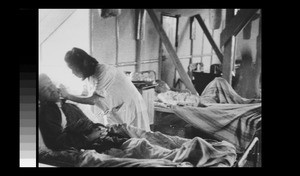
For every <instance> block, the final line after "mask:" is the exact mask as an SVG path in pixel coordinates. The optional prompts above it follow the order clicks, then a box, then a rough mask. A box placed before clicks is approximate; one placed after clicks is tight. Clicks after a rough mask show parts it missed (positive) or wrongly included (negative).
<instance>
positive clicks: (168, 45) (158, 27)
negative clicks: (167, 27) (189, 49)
mask: <svg viewBox="0 0 300 176" xmlns="http://www.w3.org/2000/svg"><path fill="white" fill-rule="evenodd" d="M147 12H148V14H149V16H150V18H151V20H152V22H153V24H154V27H155V29H156V30H157V32H158V34H159V36H160V38H161V39H162V42H163V44H164V45H165V47H166V49H167V51H168V53H169V55H170V57H171V60H172V62H173V64H174V65H175V67H176V69H177V70H178V73H179V75H180V77H181V79H182V81H183V83H184V84H185V86H186V87H187V88H188V89H189V90H190V91H191V93H192V94H198V92H197V91H196V89H195V87H194V85H193V83H192V82H191V79H190V78H189V76H188V74H187V73H186V71H185V70H184V68H183V66H182V64H181V62H180V60H179V58H178V56H177V54H176V52H175V50H174V48H173V47H172V44H171V42H170V40H169V38H168V36H167V34H166V32H165V31H164V29H163V28H162V26H161V25H160V23H159V21H158V19H157V17H156V15H155V13H154V11H153V9H147Z"/></svg>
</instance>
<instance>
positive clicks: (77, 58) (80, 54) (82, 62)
mask: <svg viewBox="0 0 300 176" xmlns="http://www.w3.org/2000/svg"><path fill="white" fill-rule="evenodd" d="M65 61H66V63H67V64H68V65H69V67H70V66H72V67H75V68H76V69H77V70H79V71H80V72H82V75H83V80H84V79H86V78H87V77H90V76H92V75H93V74H94V73H95V70H96V66H97V65H98V61H97V60H96V59H95V58H93V57H92V56H90V55H89V54H88V53H86V52H85V51H84V50H82V49H80V48H76V47H74V48H72V50H70V51H68V52H67V53H66V55H65Z"/></svg>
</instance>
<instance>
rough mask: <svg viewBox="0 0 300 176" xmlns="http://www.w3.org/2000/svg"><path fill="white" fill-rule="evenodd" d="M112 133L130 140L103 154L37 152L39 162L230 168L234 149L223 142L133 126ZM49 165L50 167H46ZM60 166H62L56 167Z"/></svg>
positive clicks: (80, 164) (67, 151)
mask: <svg viewBox="0 0 300 176" xmlns="http://www.w3.org/2000/svg"><path fill="white" fill-rule="evenodd" d="M115 128H116V131H118V132H119V133H120V134H124V133H126V134H127V135H129V136H130V137H131V139H129V140H127V141H126V142H125V143H124V144H123V145H122V146H121V148H119V149H116V148H112V149H110V150H107V151H105V152H103V153H98V152H96V151H95V150H81V151H78V150H65V151H51V150H48V151H46V150H42V149H41V150H40V153H39V161H40V162H42V163H45V164H51V162H52V163H53V161H57V162H56V164H57V165H58V166H66V163H67V162H68V161H69V166H77V167H231V166H233V164H234V162H235V161H236V157H237V154H236V152H235V147H234V146H233V145H232V144H230V143H228V142H226V141H221V142H218V141H205V140H203V139H202V138H199V137H196V138H193V139H185V138H180V137H177V136H169V135H165V134H162V133H160V132H146V131H144V130H141V129H138V128H135V127H133V126H127V125H126V124H123V125H118V126H117V125H116V126H115ZM49 162H50V163H49ZM60 163H64V165H60Z"/></svg>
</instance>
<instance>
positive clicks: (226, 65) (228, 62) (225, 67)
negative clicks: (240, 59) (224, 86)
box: [222, 9, 234, 85]
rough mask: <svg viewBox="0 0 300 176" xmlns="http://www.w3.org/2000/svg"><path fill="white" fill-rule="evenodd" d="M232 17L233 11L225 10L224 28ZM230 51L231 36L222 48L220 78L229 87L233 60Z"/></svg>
mask: <svg viewBox="0 0 300 176" xmlns="http://www.w3.org/2000/svg"><path fill="white" fill-rule="evenodd" d="M233 17H234V9H227V10H226V21H225V24H226V25H225V26H226V27H227V25H229V24H230V21H231V19H232V18H233ZM231 51H232V36H231V37H230V39H229V40H228V42H226V44H225V46H224V61H223V63H222V73H223V75H222V77H223V78H224V79H225V80H226V81H227V82H228V83H229V84H230V85H231V81H232V77H231V76H232V68H233V59H232V57H231V54H232V53H231Z"/></svg>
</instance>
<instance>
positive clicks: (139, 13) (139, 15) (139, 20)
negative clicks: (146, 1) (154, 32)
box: [135, 9, 146, 72]
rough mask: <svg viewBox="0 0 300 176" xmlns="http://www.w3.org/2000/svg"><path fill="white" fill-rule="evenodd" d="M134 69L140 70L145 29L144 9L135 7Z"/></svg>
mask: <svg viewBox="0 0 300 176" xmlns="http://www.w3.org/2000/svg"><path fill="white" fill-rule="evenodd" d="M135 12H136V13H135V14H136V62H137V64H136V68H135V69H136V71H137V72H139V71H141V56H142V49H143V38H144V30H145V14H146V11H145V9H136V11H135Z"/></svg>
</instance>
